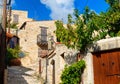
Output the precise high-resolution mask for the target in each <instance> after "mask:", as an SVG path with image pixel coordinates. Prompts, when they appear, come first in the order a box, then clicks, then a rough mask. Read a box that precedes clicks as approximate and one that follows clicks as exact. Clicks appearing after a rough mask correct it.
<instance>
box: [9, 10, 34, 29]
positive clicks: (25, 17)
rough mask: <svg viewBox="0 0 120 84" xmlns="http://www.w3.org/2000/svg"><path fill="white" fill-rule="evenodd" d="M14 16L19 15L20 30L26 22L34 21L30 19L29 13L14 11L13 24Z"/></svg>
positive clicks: (12, 15) (12, 14) (12, 13)
mask: <svg viewBox="0 0 120 84" xmlns="http://www.w3.org/2000/svg"><path fill="white" fill-rule="evenodd" d="M14 15H18V28H19V27H20V26H21V25H22V24H23V23H24V22H25V21H33V19H31V18H28V12H27V11H21V10H12V12H11V23H13V20H14Z"/></svg>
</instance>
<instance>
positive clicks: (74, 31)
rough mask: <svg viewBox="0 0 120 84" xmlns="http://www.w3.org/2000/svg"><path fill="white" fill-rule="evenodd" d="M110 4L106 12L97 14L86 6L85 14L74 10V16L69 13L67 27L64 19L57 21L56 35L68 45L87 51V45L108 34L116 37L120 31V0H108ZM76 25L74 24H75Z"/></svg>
mask: <svg viewBox="0 0 120 84" xmlns="http://www.w3.org/2000/svg"><path fill="white" fill-rule="evenodd" d="M106 2H107V3H108V4H109V5H110V7H109V9H108V10H107V11H106V12H101V13H100V14H96V13H95V12H94V11H90V9H89V8H88V7H86V8H85V10H84V13H83V14H81V15H80V14H79V11H78V10H74V17H75V19H72V16H71V15H68V23H67V28H65V27H64V26H63V22H62V21H56V27H57V30H56V36H57V38H58V39H59V41H60V42H62V43H63V44H65V45H66V46H67V47H71V48H76V49H78V50H82V51H85V50H86V47H87V46H88V45H89V44H91V43H93V42H95V41H97V40H100V39H103V38H106V35H109V36H111V37H115V36H117V35H119V32H120V2H119V0H106ZM73 25H74V26H73Z"/></svg>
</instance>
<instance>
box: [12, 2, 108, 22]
mask: <svg viewBox="0 0 120 84" xmlns="http://www.w3.org/2000/svg"><path fill="white" fill-rule="evenodd" d="M85 6H89V8H90V9H91V10H94V11H95V12H96V13H100V12H101V11H106V10H107V9H108V4H107V3H106V2H105V0H12V9H15V10H26V11H28V17H29V18H33V19H35V20H52V19H53V20H58V19H59V20H63V21H66V20H67V15H68V14H69V13H70V14H72V13H73V9H75V8H77V9H78V10H79V11H80V12H81V13H82V12H83V9H84V7H85Z"/></svg>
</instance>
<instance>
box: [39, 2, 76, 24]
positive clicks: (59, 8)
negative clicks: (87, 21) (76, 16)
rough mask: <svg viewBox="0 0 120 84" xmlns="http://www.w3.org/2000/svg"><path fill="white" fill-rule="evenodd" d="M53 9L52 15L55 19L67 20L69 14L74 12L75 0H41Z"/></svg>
mask: <svg viewBox="0 0 120 84" xmlns="http://www.w3.org/2000/svg"><path fill="white" fill-rule="evenodd" d="M40 1H41V3H42V4H45V5H46V7H47V8H49V9H50V10H51V14H50V17H51V18H52V19H53V20H63V21H64V22H67V16H68V14H73V10H74V0H40Z"/></svg>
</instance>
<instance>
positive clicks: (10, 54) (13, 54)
mask: <svg viewBox="0 0 120 84" xmlns="http://www.w3.org/2000/svg"><path fill="white" fill-rule="evenodd" d="M19 52H20V47H19V46H16V47H15V48H14V49H12V48H7V54H6V56H7V64H9V63H10V61H11V60H12V59H16V58H19Z"/></svg>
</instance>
